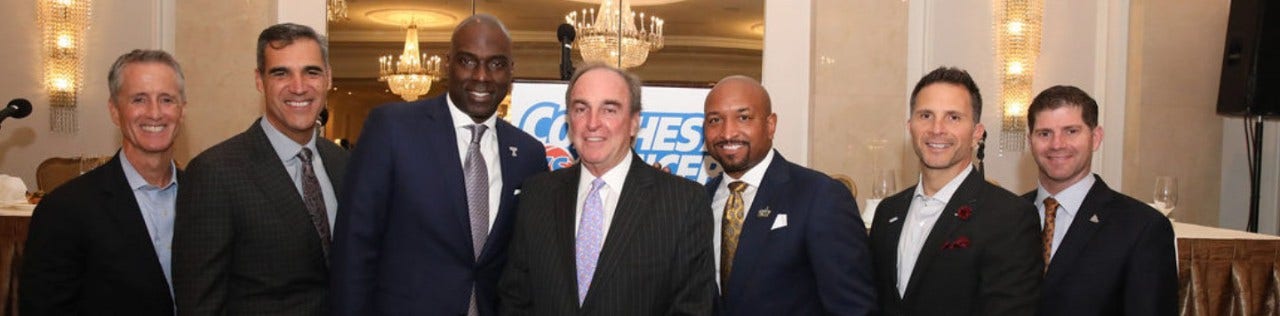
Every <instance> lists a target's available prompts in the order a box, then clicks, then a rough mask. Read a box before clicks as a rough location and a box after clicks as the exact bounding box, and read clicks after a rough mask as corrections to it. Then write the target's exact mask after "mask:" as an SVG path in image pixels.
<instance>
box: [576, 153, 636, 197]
mask: <svg viewBox="0 0 1280 316" xmlns="http://www.w3.org/2000/svg"><path fill="white" fill-rule="evenodd" d="M631 155H632V154H631V153H630V152H627V156H626V157H623V158H622V162H619V163H618V165H616V166H613V169H609V171H605V172H604V175H602V176H600V179H601V180H604V184H605V185H607V186H608V187H609V188H611V189H613V190H618V191H617V192H622V191H621V190H620V189H621V188H622V184H623V182H625V181H627V172H628V171H629V170H631ZM578 163H582V162H578ZM595 178H596V176H594V175H592V174H591V171H588V170H587V167H585V166H583V167H582V170H581V172H580V173H579V175H578V183H583V184H587V187H588V188H590V187H591V186H590V183H591V181H592V180H595Z"/></svg>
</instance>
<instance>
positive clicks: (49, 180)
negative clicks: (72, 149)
mask: <svg viewBox="0 0 1280 316" xmlns="http://www.w3.org/2000/svg"><path fill="white" fill-rule="evenodd" d="M111 157H112V156H102V157H53V158H49V159H45V160H44V162H41V163H40V166H38V167H36V186H37V187H39V188H40V191H44V192H51V191H53V189H54V188H57V187H58V186H61V185H62V184H63V183H66V182H67V181H70V180H71V179H73V178H75V177H79V176H80V175H81V174H84V173H85V172H89V170H93V169H94V168H97V167H98V166H101V165H103V164H106V163H107V162H108V161H111Z"/></svg>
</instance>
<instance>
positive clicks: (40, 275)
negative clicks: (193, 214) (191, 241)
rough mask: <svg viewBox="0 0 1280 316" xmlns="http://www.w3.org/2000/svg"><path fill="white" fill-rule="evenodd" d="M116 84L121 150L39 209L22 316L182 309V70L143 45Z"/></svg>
mask: <svg viewBox="0 0 1280 316" xmlns="http://www.w3.org/2000/svg"><path fill="white" fill-rule="evenodd" d="M107 85H108V87H109V89H110V91H111V95H110V98H109V99H108V100H107V109H108V111H109V112H110V113H111V122H112V123H115V125H116V126H118V127H119V128H120V134H121V136H122V137H121V138H122V139H123V141H122V143H121V146H120V150H119V151H117V152H116V155H115V157H113V158H112V159H111V161H110V162H107V164H105V165H103V166H101V167H98V168H97V169H94V170H92V171H89V172H88V173H85V174H84V175H81V176H79V177H77V178H75V179H72V180H71V181H69V182H67V183H66V184H63V185H62V186H59V187H58V188H57V189H54V190H53V192H50V193H49V195H47V196H45V198H44V200H43V201H41V203H40V205H39V206H37V207H36V210H35V212H34V213H33V214H32V216H31V226H30V231H29V233H28V235H27V244H26V248H25V249H27V250H26V258H25V259H24V261H23V263H22V266H23V267H25V268H24V269H23V270H22V283H21V285H20V288H19V291H20V292H21V293H22V298H21V302H20V304H19V308H20V311H21V313H22V314H23V315H72V314H85V313H94V314H109V315H169V316H171V315H173V309H174V306H173V299H172V291H171V288H170V284H171V283H170V280H171V274H170V269H169V267H170V266H169V254H170V252H169V251H170V247H169V244H170V241H171V240H172V237H173V216H174V212H173V210H174V203H175V199H176V197H177V192H178V177H179V172H178V169H177V167H176V165H175V164H174V162H173V142H174V139H175V138H176V137H177V134H178V126H179V125H180V124H181V123H182V111H183V108H185V107H186V103H187V101H186V92H185V90H184V89H183V75H182V68H181V67H180V66H179V65H178V62H177V61H176V60H174V58H173V56H170V55H169V53H166V52H164V51H159V50H134V51H132V52H129V53H127V54H124V55H122V56H120V58H118V59H116V62H115V64H113V65H112V66H111V70H110V72H109V74H108V76H107Z"/></svg>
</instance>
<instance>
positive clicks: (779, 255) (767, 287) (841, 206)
mask: <svg viewBox="0 0 1280 316" xmlns="http://www.w3.org/2000/svg"><path fill="white" fill-rule="evenodd" d="M704 110H705V114H706V121H705V122H704V123H703V124H704V132H705V134H706V137H705V138H706V142H707V144H706V145H707V146H706V147H707V152H709V153H710V154H711V157H713V158H715V159H716V161H717V162H719V163H720V165H721V166H722V167H723V169H724V175H723V176H721V177H717V178H715V179H713V180H712V181H711V183H709V184H707V186H706V188H707V194H708V195H710V196H711V197H712V202H711V206H712V207H711V209H712V212H713V214H715V218H716V226H715V227H716V229H715V232H716V233H715V237H713V239H714V240H715V242H714V244H715V246H716V247H715V248H716V252H717V253H718V255H717V258H716V262H717V267H718V268H719V269H718V275H717V279H718V280H719V284H720V299H719V300H718V301H717V303H718V305H717V306H718V307H719V311H720V313H721V314H725V315H786V314H793V315H820V314H822V315H870V314H873V313H875V311H876V294H875V292H876V291H875V281H874V279H873V273H872V265H871V253H870V249H869V248H868V246H867V233H866V230H864V229H863V227H864V226H863V223H862V219H861V217H859V216H858V206H857V204H856V203H855V202H854V200H853V194H851V193H850V192H849V190H848V189H847V188H846V187H844V186H843V185H841V184H840V183H839V182H837V181H836V180H834V179H831V178H830V177H828V176H827V175H825V174H822V173H820V172H817V171H814V170H811V169H808V168H805V167H801V166H799V165H796V164H793V163H791V162H788V161H787V160H786V159H784V158H782V155H780V154H778V153H777V152H775V151H774V150H773V133H774V130H775V127H776V126H777V121H778V117H777V115H775V114H774V113H773V111H772V106H771V102H770V99H769V93H768V92H767V91H766V90H765V89H764V87H763V86H761V85H760V83H758V82H756V81H755V80H754V79H751V78H748V77H743V76H731V77H727V78H724V79H723V80H720V82H719V83H717V84H716V86H715V88H712V89H711V93H710V94H708V95H707V100H706V104H705V107H704Z"/></svg>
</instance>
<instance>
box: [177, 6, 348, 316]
mask: <svg viewBox="0 0 1280 316" xmlns="http://www.w3.org/2000/svg"><path fill="white" fill-rule="evenodd" d="M326 47H327V44H326V43H325V38H324V37H323V36H321V35H319V34H316V33H315V31H314V30H312V29H311V28H310V27H306V26H302V25H297V24H291V23H285V24H278V25H274V26H271V27H269V28H267V29H266V30H263V31H262V33H261V34H260V35H259V36H258V66H257V67H258V68H257V69H256V71H255V73H254V74H255V81H256V83H257V86H258V91H260V92H262V94H263V96H264V98H265V99H266V100H265V103H266V109H265V111H264V112H266V114H265V115H263V116H264V117H263V118H261V119H258V120H257V121H256V122H254V123H253V124H251V125H250V126H249V129H248V130H247V131H245V132H243V133H241V134H239V135H236V136H233V137H231V138H230V139H228V140H226V141H223V142H222V143H220V144H217V145H214V146H213V147H211V148H209V149H208V150H206V151H205V152H204V153H201V154H200V155H199V156H196V158H195V159H192V160H191V163H190V164H189V165H188V166H187V177H186V178H185V179H184V180H183V181H184V182H183V184H182V185H183V186H184V188H183V190H182V192H181V194H179V195H178V217H177V219H176V222H175V227H176V228H175V230H176V231H175V234H174V253H173V271H174V289H175V297H176V298H177V303H178V313H179V314H180V315H224V314H231V315H246V314H259V315H324V314H327V313H328V304H327V303H326V298H327V297H328V294H327V293H328V287H329V269H328V260H327V257H328V254H329V232H330V230H331V229H332V227H330V226H331V225H330V224H329V223H332V222H333V217H334V215H335V214H336V211H335V210H336V209H337V207H338V205H337V204H338V203H337V196H336V195H335V194H334V192H337V191H340V190H341V187H340V184H341V183H342V176H343V174H344V170H346V165H347V153H346V151H343V150H342V149H340V148H338V147H337V145H334V144H333V143H332V142H329V141H327V140H324V139H322V138H320V137H319V136H317V135H316V132H315V125H316V117H317V115H318V114H319V113H320V110H321V108H323V107H324V105H325V95H326V94H327V92H328V90H329V87H330V85H331V84H332V82H331V80H330V71H329V63H328V49H327V48H326Z"/></svg>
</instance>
